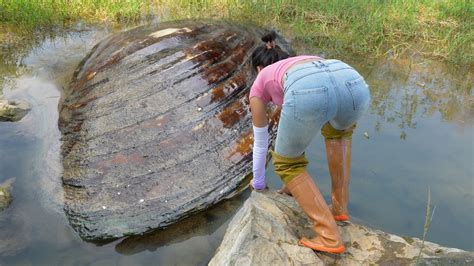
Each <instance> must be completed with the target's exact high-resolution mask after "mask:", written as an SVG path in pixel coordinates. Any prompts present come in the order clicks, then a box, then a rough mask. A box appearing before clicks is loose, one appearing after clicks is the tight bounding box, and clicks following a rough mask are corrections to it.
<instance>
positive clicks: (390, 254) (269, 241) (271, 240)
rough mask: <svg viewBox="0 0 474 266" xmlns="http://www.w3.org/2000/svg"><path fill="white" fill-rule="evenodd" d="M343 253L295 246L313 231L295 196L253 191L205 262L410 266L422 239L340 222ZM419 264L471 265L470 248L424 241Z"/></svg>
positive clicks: (226, 263) (472, 254)
mask: <svg viewBox="0 0 474 266" xmlns="http://www.w3.org/2000/svg"><path fill="white" fill-rule="evenodd" d="M339 230H340V231H341V234H342V237H343V241H344V245H345V247H346V251H345V253H343V254H342V255H330V254H326V253H319V252H318V253H315V252H313V251H312V250H311V249H309V248H305V247H301V246H298V239H299V237H300V236H301V235H305V236H310V235H312V231H311V224H310V221H309V220H308V219H307V216H306V215H305V214H304V213H303V211H302V210H301V208H299V206H298V205H297V203H296V202H295V201H294V199H293V198H291V197H288V196H283V195H280V194H277V193H276V192H273V191H266V192H263V193H257V192H252V194H251V196H250V198H249V199H248V200H247V201H246V202H245V204H244V206H243V207H242V209H240V210H239V212H238V213H237V214H236V215H235V216H234V218H233V219H232V221H231V222H230V224H229V227H228V229H227V232H226V235H225V236H224V240H223V241H222V244H221V246H220V247H219V248H218V250H217V251H216V254H215V256H214V257H213V258H212V260H211V261H210V263H209V265H409V264H414V263H415V261H416V259H417V257H418V254H419V251H420V248H421V246H422V244H421V242H422V241H421V240H420V239H417V238H410V237H399V236H396V235H391V234H387V233H384V232H382V231H379V230H374V229H370V228H368V227H365V226H362V225H357V224H353V223H349V222H347V223H339ZM418 263H419V264H420V265H446V264H456V265H472V264H473V263H474V253H472V252H466V251H463V250H459V249H454V248H446V247H441V246H439V245H437V244H434V243H430V242H425V243H424V248H423V251H422V254H421V257H420V259H419V260H418Z"/></svg>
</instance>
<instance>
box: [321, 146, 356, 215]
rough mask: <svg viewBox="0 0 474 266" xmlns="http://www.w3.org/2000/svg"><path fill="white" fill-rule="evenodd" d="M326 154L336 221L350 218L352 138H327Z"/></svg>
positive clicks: (332, 206) (332, 208) (332, 209)
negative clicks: (348, 206)
mask: <svg viewBox="0 0 474 266" xmlns="http://www.w3.org/2000/svg"><path fill="white" fill-rule="evenodd" d="M326 156H327V160H328V166H329V174H330V175H331V184H332V189H331V200H332V205H331V211H332V213H333V215H334V219H335V220H336V221H347V220H349V212H348V210H347V204H348V203H349V179H350V171H351V156H352V140H349V139H327V140H326Z"/></svg>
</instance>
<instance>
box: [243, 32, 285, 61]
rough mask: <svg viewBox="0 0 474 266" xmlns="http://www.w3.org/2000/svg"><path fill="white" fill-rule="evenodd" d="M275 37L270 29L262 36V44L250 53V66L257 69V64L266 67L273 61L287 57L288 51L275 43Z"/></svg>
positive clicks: (274, 33)
mask: <svg viewBox="0 0 474 266" xmlns="http://www.w3.org/2000/svg"><path fill="white" fill-rule="evenodd" d="M276 37H277V34H276V32H275V31H271V32H268V33H266V34H265V35H263V36H262V41H263V42H264V43H265V44H264V45H263V46H260V47H258V48H257V49H255V51H253V53H252V66H253V68H254V69H257V67H258V66H260V67H266V66H268V65H271V64H273V63H275V62H278V61H280V60H282V59H286V58H288V57H289V55H288V53H286V52H285V51H283V50H282V49H281V48H280V46H278V45H275V43H274V41H275V39H276Z"/></svg>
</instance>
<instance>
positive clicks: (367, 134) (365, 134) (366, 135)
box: [364, 131, 370, 139]
mask: <svg viewBox="0 0 474 266" xmlns="http://www.w3.org/2000/svg"><path fill="white" fill-rule="evenodd" d="M364 137H365V138H366V139H369V138H370V136H369V133H367V131H365V132H364Z"/></svg>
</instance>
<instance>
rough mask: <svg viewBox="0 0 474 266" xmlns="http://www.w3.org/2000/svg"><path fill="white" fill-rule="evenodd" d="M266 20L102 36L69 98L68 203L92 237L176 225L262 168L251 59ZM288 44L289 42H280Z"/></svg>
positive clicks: (64, 123)
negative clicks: (255, 166) (255, 150)
mask: <svg viewBox="0 0 474 266" xmlns="http://www.w3.org/2000/svg"><path fill="white" fill-rule="evenodd" d="M261 35H262V30H260V29H256V28H249V27H243V26H238V25H234V24H228V23H223V22H196V21H186V22H180V23H168V24H160V25H159V26H144V27H139V28H136V29H133V30H130V31H127V32H123V33H119V34H116V35H113V36H111V37H109V38H107V39H106V40H104V41H102V42H100V43H99V44H98V45H96V46H95V48H94V49H93V50H92V51H91V53H90V54H89V55H88V56H87V57H86V58H85V59H84V60H83V62H82V63H81V65H80V66H79V68H78V69H77V71H76V73H75V76H74V78H73V80H72V83H71V85H70V88H69V89H68V90H67V91H66V93H65V96H64V98H65V100H64V102H63V103H62V105H61V107H60V110H61V111H60V121H59V125H60V129H61V132H62V133H63V145H62V154H63V156H64V160H63V164H64V176H63V183H64V191H65V210H66V213H67V216H68V218H69V221H70V224H71V225H72V226H73V227H74V228H75V229H76V230H77V231H78V232H79V234H80V236H81V237H82V238H84V239H88V240H94V239H111V238H117V237H122V236H125V235H134V234H141V233H144V232H146V231H149V230H152V229H155V228H160V227H164V226H167V225H169V224H171V223H174V222H176V221H177V220H180V219H182V218H185V217H187V216H189V215H190V214H192V213H194V212H197V211H199V210H203V209H206V208H208V207H209V206H211V205H213V204H215V203H217V202H219V201H221V200H223V199H225V198H229V197H231V196H233V195H235V193H238V191H239V189H242V188H244V187H245V186H243V185H242V183H243V180H244V179H245V177H246V176H247V175H248V174H249V173H250V172H251V143H252V136H251V121H250V113H249V110H248V100H247V95H248V91H249V87H250V85H251V84H252V82H253V79H254V78H255V73H253V71H252V69H251V66H250V62H249V57H250V53H251V52H252V51H253V50H254V48H256V47H257V45H262V42H261V41H260V36H261ZM278 42H280V44H282V42H283V41H282V40H279V41H278Z"/></svg>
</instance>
